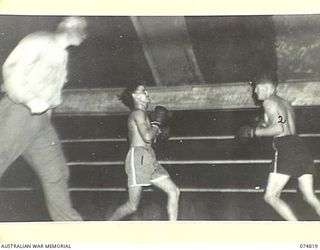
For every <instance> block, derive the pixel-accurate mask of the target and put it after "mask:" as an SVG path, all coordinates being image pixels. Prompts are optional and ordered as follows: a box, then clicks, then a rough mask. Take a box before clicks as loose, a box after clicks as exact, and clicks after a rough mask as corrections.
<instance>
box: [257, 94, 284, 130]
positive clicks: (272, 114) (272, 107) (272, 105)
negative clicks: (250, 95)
mask: <svg viewBox="0 0 320 250" xmlns="http://www.w3.org/2000/svg"><path fill="white" fill-rule="evenodd" d="M263 107H264V112H265V115H266V116H267V117H268V124H267V126H266V127H257V128H256V130H255V135H256V136H277V135H280V134H281V133H283V126H282V124H281V123H279V122H278V121H279V120H278V116H279V110H278V105H277V103H276V102H275V101H274V100H265V101H264V103H263Z"/></svg>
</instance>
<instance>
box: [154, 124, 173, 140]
mask: <svg viewBox="0 0 320 250" xmlns="http://www.w3.org/2000/svg"><path fill="white" fill-rule="evenodd" d="M169 138H170V127H163V128H161V133H160V134H159V135H158V137H157V141H167V140H169Z"/></svg>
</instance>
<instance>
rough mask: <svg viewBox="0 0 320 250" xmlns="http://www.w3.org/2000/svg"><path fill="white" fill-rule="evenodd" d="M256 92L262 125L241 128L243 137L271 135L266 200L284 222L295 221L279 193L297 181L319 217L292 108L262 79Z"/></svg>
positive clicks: (308, 164)
mask: <svg viewBox="0 0 320 250" xmlns="http://www.w3.org/2000/svg"><path fill="white" fill-rule="evenodd" d="M255 93H256V95H257V97H258V99H259V100H261V101H263V108H264V126H259V127H257V128H252V127H249V126H246V127H243V128H241V129H240V134H239V136H240V137H242V138H245V137H249V138H250V137H253V136H258V137H260V136H272V137H274V139H273V147H274V149H275V159H274V162H273V170H272V172H271V173H270V174H269V178H268V182H267V187H266V192H265V196H264V198H265V201H266V202H267V203H268V204H270V205H271V206H272V207H273V208H274V209H275V210H276V211H277V212H278V213H279V214H280V215H281V216H282V217H283V218H284V219H286V220H291V221H294V220H297V218H296V216H295V215H294V213H293V212H292V210H291V208H290V207H289V206H288V204H286V203H285V202H284V201H283V200H282V199H280V195H281V192H282V190H283V188H284V187H285V185H286V183H287V182H288V180H289V178H290V177H295V178H297V179H298V183H299V188H300V190H301V192H302V195H303V198H304V200H305V201H306V202H307V203H309V204H310V205H311V206H312V207H313V208H314V209H315V211H316V212H317V214H318V215H320V201H319V200H318V198H317V197H316V195H315V194H314V187H313V175H314V173H315V168H314V162H313V159H312V157H311V156H310V153H309V151H308V149H307V147H306V145H305V144H304V143H303V141H302V140H301V139H300V138H299V137H298V135H296V126H295V113H294V110H293V108H292V106H291V105H290V104H289V103H288V102H287V101H285V100H284V99H282V98H281V97H279V96H277V94H276V83H275V82H274V81H272V80H270V79H267V78H264V79H261V80H259V81H257V82H256V85H255Z"/></svg>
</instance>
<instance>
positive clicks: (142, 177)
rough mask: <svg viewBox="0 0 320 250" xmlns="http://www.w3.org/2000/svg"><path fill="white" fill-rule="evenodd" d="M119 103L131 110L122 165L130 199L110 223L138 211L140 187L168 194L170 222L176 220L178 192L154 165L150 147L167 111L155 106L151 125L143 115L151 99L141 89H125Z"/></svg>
mask: <svg viewBox="0 0 320 250" xmlns="http://www.w3.org/2000/svg"><path fill="white" fill-rule="evenodd" d="M120 99H121V100H122V102H123V103H124V104H125V105H126V106H128V107H129V108H130V109H131V110H132V112H131V114H130V116H129V118H128V134H129V136H128V138H129V143H130V150H129V152H128V154H127V157H126V161H125V170H126V173H127V176H128V192H129V198H128V201H127V202H126V203H125V204H123V205H122V206H120V207H119V208H118V209H117V210H116V211H115V212H114V214H113V215H112V216H111V217H110V218H109V220H120V219H122V218H124V217H126V216H127V215H130V214H132V213H134V212H135V211H137V208H138V205H139V202H140V198H141V192H142V187H143V186H150V185H154V186H156V187H158V188H160V189H161V190H163V191H164V192H166V193H167V195H168V204H167V210H168V215H169V220H177V216H178V201H179V189H178V188H177V186H176V185H175V184H174V183H173V181H172V180H171V178H170V176H169V174H168V172H167V171H166V170H165V169H164V168H163V167H162V166H161V165H160V164H159V163H158V162H157V160H156V156H155V153H154V151H153V149H152V147H151V145H152V142H153V140H154V139H155V138H156V137H157V136H158V135H159V133H161V128H162V126H163V124H164V123H165V122H166V119H167V115H168V111H167V110H166V108H164V107H161V106H157V107H156V108H155V111H154V113H153V119H152V121H151V122H150V120H149V118H148V115H147V112H146V111H147V107H148V104H149V102H150V98H149V94H148V92H147V90H146V88H145V87H144V86H143V85H139V86H134V87H130V88H127V89H126V90H125V91H124V92H123V93H122V95H121V96H120Z"/></svg>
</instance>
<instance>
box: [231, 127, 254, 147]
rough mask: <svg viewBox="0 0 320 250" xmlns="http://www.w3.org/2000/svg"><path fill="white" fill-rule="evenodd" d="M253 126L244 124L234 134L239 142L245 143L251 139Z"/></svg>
mask: <svg viewBox="0 0 320 250" xmlns="http://www.w3.org/2000/svg"><path fill="white" fill-rule="evenodd" d="M255 130H256V129H255V128H253V127H251V126H248V125H245V126H242V127H241V128H240V129H239V130H238V133H237V135H236V139H237V140H238V141H239V142H240V143H247V142H248V141H249V140H250V139H252V138H253V137H254V135H255Z"/></svg>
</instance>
